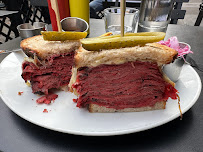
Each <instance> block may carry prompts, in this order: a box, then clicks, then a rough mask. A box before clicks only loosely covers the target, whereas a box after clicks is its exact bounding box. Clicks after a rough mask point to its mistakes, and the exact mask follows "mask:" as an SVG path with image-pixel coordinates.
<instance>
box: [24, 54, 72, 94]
mask: <svg viewBox="0 0 203 152" xmlns="http://www.w3.org/2000/svg"><path fill="white" fill-rule="evenodd" d="M73 63H74V51H72V52H70V53H67V54H61V55H53V56H51V57H49V58H48V59H46V63H45V64H44V63H43V64H40V65H36V64H34V63H33V62H29V61H24V63H23V64H22V70H23V72H22V77H23V79H24V80H25V81H26V82H27V81H28V80H29V81H30V83H31V86H32V91H33V93H44V94H46V95H47V94H48V93H49V90H50V89H53V88H56V89H58V88H60V87H63V86H67V85H68V84H69V81H70V78H71V74H72V73H71V69H72V66H73ZM38 64H39V63H38Z"/></svg>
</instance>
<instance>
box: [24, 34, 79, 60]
mask: <svg viewBox="0 0 203 152" xmlns="http://www.w3.org/2000/svg"><path fill="white" fill-rule="evenodd" d="M80 46H81V43H80V40H69V41H64V42H61V41H45V40H44V39H43V36H42V35H37V36H33V37H30V38H27V39H24V40H23V41H21V44H20V47H21V48H22V50H23V51H24V52H25V54H26V55H27V56H29V57H32V58H34V55H36V56H37V57H38V59H40V60H45V59H47V58H49V57H50V56H53V55H56V56H57V55H60V54H65V53H69V52H71V51H75V50H76V49H78V48H79V47H80Z"/></svg>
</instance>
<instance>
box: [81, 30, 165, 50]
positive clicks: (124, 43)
mask: <svg viewBox="0 0 203 152" xmlns="http://www.w3.org/2000/svg"><path fill="white" fill-rule="evenodd" d="M164 37H165V33H164V32H143V33H126V34H125V35H124V37H121V36H120V35H112V36H103V37H96V38H86V39H83V40H81V43H82V46H83V48H85V49H86V50H89V51H99V50H102V49H117V48H124V47H133V46H138V45H140V46H143V45H145V44H146V43H153V42H158V41H160V40H163V39H164Z"/></svg>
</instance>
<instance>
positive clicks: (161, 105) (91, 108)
mask: <svg viewBox="0 0 203 152" xmlns="http://www.w3.org/2000/svg"><path fill="white" fill-rule="evenodd" d="M165 108H166V101H161V102H157V103H156V104H155V105H154V106H151V107H150V106H147V107H139V108H125V109H114V108H106V107H104V106H99V105H97V104H92V103H91V104H89V107H88V110H89V112H91V113H96V112H97V113H112V112H141V111H150V110H160V109H165Z"/></svg>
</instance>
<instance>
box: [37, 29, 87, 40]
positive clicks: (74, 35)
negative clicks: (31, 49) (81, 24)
mask: <svg viewBox="0 0 203 152" xmlns="http://www.w3.org/2000/svg"><path fill="white" fill-rule="evenodd" d="M41 34H42V35H43V38H44V40H47V41H66V40H79V39H83V38H85V37H86V36H87V32H57V31H42V32H41Z"/></svg>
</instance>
